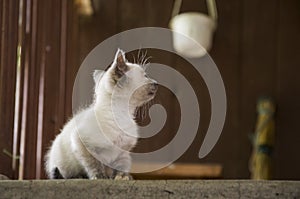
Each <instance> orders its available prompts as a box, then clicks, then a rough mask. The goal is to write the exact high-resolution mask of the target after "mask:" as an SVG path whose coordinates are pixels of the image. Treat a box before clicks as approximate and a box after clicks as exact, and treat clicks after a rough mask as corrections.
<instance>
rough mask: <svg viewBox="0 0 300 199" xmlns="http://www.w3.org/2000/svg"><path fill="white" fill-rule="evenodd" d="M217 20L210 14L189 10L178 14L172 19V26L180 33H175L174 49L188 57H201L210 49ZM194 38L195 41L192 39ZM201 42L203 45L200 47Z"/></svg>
mask: <svg viewBox="0 0 300 199" xmlns="http://www.w3.org/2000/svg"><path fill="white" fill-rule="evenodd" d="M216 26H217V25H216V22H215V20H213V19H212V18H211V17H209V16H208V15H205V14H202V13H198V12H187V13H182V14H179V15H176V16H175V17H173V18H172V19H171V21H170V28H171V29H172V30H173V31H175V32H177V33H180V34H183V35H184V36H186V37H187V38H186V37H184V36H182V35H180V34H176V33H174V34H173V45H174V49H175V50H176V51H177V52H178V53H180V54H182V55H184V56H186V57H191V58H193V57H201V56H203V55H205V54H206V51H208V50H210V48H211V46H212V39H213V34H214V31H215V29H216ZM191 40H194V41H191ZM199 44H200V46H202V48H201V47H199Z"/></svg>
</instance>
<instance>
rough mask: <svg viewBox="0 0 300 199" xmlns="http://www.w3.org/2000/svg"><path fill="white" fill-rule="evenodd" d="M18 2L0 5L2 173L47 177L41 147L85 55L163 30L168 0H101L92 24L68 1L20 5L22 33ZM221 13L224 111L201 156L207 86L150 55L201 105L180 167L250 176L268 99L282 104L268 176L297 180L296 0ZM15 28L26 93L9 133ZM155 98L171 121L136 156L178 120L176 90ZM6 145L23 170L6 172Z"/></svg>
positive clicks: (256, 2)
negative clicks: (259, 114)
mask: <svg viewBox="0 0 300 199" xmlns="http://www.w3.org/2000/svg"><path fill="white" fill-rule="evenodd" d="M19 1H21V0H16V1H10V0H0V15H1V17H2V18H1V20H0V23H1V24H0V25H1V27H2V32H1V70H0V75H1V79H0V86H1V87H0V89H1V90H0V91H1V92H0V111H1V120H0V127H1V132H0V146H1V151H0V152H1V153H0V173H4V174H6V175H8V176H10V177H12V178H17V177H18V176H19V177H21V178H26V179H33V178H43V177H45V173H44V171H43V168H42V167H43V157H44V154H45V151H46V149H47V147H49V145H50V140H52V139H53V138H54V136H55V135H56V134H57V133H59V129H60V128H61V127H62V125H63V123H64V122H65V121H66V120H67V119H68V118H69V117H70V116H71V114H72V112H71V96H72V87H73V82H74V79H75V76H76V71H77V69H78V68H79V66H80V63H81V62H82V61H83V59H84V58H85V56H86V55H87V54H88V53H89V51H90V50H92V49H93V48H94V47H95V46H96V45H98V44H99V43H100V42H101V41H103V40H105V39H106V38H108V37H110V36H112V35H114V34H116V33H119V32H121V31H124V30H128V29H131V28H137V27H144V26H156V27H168V22H169V20H170V17H171V11H172V5H173V0H161V1H157V0H110V1H104V0H101V1H100V7H99V10H98V12H97V13H96V14H95V15H94V16H93V17H92V18H90V19H78V17H77V16H76V14H75V7H74V5H73V3H72V1H68V0H61V1H60V0H49V1H38V0H23V1H24V2H25V3H24V5H25V6H24V7H23V8H22V9H23V15H24V17H25V16H26V17H27V18H26V17H25V18H26V20H25V22H24V24H23V25H22V26H21V27H19V28H18V26H16V24H17V17H16V14H17V13H18V12H19V11H20V10H19V9H18V6H17V5H18V4H19ZM217 7H218V14H219V23H218V28H217V30H216V33H215V37H214V43H213V48H212V50H211V52H210V55H211V57H212V58H213V59H214V61H215V62H216V64H217V66H218V68H219V70H220V72H221V74H222V77H223V80H224V83H225V87H226V92H227V100H228V103H227V108H228V112H227V118H226V123H225V127H224V130H223V133H222V135H221V137H220V139H219V141H218V143H217V145H216V146H215V148H214V149H213V150H212V152H211V153H210V154H209V155H208V156H207V157H205V158H204V159H201V160H200V159H198V157H197V155H198V151H199V147H200V143H201V142H202V141H203V138H204V134H205V131H206V130H207V126H208V123H209V117H210V99H209V95H208V92H207V89H206V86H205V83H204V82H203V80H202V79H201V77H200V76H194V73H193V70H192V69H191V67H190V66H189V65H188V64H187V63H186V62H185V61H184V60H183V59H181V58H180V57H178V56H175V55H172V54H169V53H166V52H163V51H159V50H151V49H150V50H148V55H149V56H152V57H153V58H152V60H151V61H153V62H159V63H163V64H167V65H169V66H171V67H174V68H175V69H177V70H178V71H180V72H181V73H182V74H184V75H185V76H186V78H187V79H189V81H190V83H191V84H192V85H193V87H194V89H195V91H196V93H197V96H198V97H199V98H200V99H201V101H200V102H201V103H200V109H201V118H202V119H201V124H200V129H199V132H198V135H197V138H196V139H195V142H194V143H193V144H192V146H191V147H190V148H189V150H188V151H187V152H186V153H185V154H184V155H183V156H182V157H181V158H180V159H179V160H178V161H180V162H198V163H220V164H222V165H223V167H224V178H249V176H250V175H249V171H248V160H249V157H250V153H251V144H250V141H249V139H248V135H249V134H250V133H252V132H253V130H254V126H255V121H256V101H257V99H258V97H260V96H261V95H269V96H272V97H274V99H275V100H276V103H277V108H278V110H277V113H276V118H275V119H276V146H275V153H274V166H275V173H274V178H275V179H300V169H299V168H300V155H299V154H298V153H299V150H300V146H299V143H300V130H299V126H298V118H299V117H298V114H299V113H298V112H300V105H299V102H300V84H299V77H298V76H299V74H298V73H299V72H300V69H299V67H300V57H299V55H300V1H298V0H287V1H286V0H265V1H260V0H253V1H249V0H226V1H222V0H217ZM186 11H202V12H206V11H207V10H206V5H205V1H204V0H203V1H200V0H183V5H182V9H181V12H186ZM26 14H27V15H26ZM17 32H18V33H19V39H18V40H19V43H21V44H22V46H23V48H22V49H23V51H22V52H23V53H22V60H23V61H22V63H21V77H22V78H21V80H20V81H21V88H20V89H21V93H22V96H21V98H20V99H19V100H20V102H21V104H20V109H19V112H18V113H17V114H18V115H19V116H20V117H19V120H18V121H17V123H18V124H19V125H17V126H14V128H12V125H13V120H14V117H13V116H14V111H13V110H12V109H13V108H14V100H10V99H14V87H15V78H16V76H15V74H16V70H15V69H16V68H14V67H13V66H15V65H16V56H14V52H16V46H17V43H16V39H17V38H18V36H17ZM20 35H21V36H20ZM8 77H11V78H8ZM156 100H157V101H158V102H160V103H162V104H163V105H164V106H165V108H166V109H167V111H168V113H169V115H168V121H167V123H166V126H165V128H164V129H163V131H162V132H161V133H160V134H159V135H158V136H155V137H153V138H152V139H149V140H141V143H143V144H139V145H138V147H137V149H136V150H137V151H147V150H148V151H149V150H153V149H157V148H159V147H161V146H163V145H165V143H166V142H168V141H169V140H170V139H172V137H173V136H174V133H173V132H175V130H176V128H177V126H176V125H174V123H175V124H177V123H178V122H176V121H178V117H179V115H178V114H177V113H178V111H179V107H178V103H177V101H176V99H174V96H173V95H172V93H170V92H168V90H166V89H163V88H161V89H160V91H159V95H158V97H157V99H156ZM14 131H15V132H16V133H13V132H14ZM13 142H14V143H15V144H13ZM20 143H21V145H20ZM22 143H23V144H22ZM13 146H15V150H14V149H13ZM3 149H7V150H8V151H11V152H12V153H13V154H14V155H20V153H21V158H20V163H21V165H23V166H22V167H21V168H20V169H16V168H15V169H12V162H14V161H12V159H11V158H10V157H9V156H7V155H6V154H4V153H2V150H3ZM18 162H19V161H18Z"/></svg>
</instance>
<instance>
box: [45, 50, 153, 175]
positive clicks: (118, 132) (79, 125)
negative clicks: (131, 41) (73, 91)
mask: <svg viewBox="0 0 300 199" xmlns="http://www.w3.org/2000/svg"><path fill="white" fill-rule="evenodd" d="M94 81H95V99H94V102H93V104H92V105H90V106H89V107H88V108H86V109H84V110H82V111H81V112H79V113H78V114H76V115H75V116H74V117H73V118H72V119H71V120H70V121H69V122H68V123H67V124H66V125H65V126H64V128H63V130H62V132H61V133H60V134H59V135H58V136H57V137H56V138H55V140H54V142H53V144H52V146H51V148H50V150H49V151H48V153H47V155H46V164H45V167H46V171H47V174H48V176H49V178H51V179H56V178H65V179H67V178H82V177H83V178H84V177H87V178H89V179H98V178H113V179H124V180H126V179H130V175H129V171H130V168H131V157H130V154H129V151H130V150H131V149H132V148H133V147H134V146H135V144H136V142H137V136H138V126H137V124H136V122H135V120H134V118H135V116H134V115H135V111H136V108H137V107H140V106H142V105H143V104H145V103H146V102H148V101H150V100H151V99H153V98H154V96H155V93H156V91H157V88H158V85H157V83H156V82H155V81H154V80H152V79H150V78H148V77H147V75H146V73H145V70H144V68H143V64H134V63H129V62H128V61H127V60H126V58H125V53H124V52H123V51H122V50H120V49H118V51H117V52H116V55H115V59H114V61H113V63H112V64H111V66H110V67H109V68H108V69H107V70H106V71H99V70H96V71H95V72H94ZM128 113H129V114H128ZM108 166H109V167H111V168H112V172H110V173H109V172H108V170H110V169H108Z"/></svg>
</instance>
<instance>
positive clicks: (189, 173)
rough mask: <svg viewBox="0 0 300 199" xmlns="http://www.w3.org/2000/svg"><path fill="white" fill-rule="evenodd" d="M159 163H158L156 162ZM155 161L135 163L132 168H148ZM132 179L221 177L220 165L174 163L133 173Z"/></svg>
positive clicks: (153, 164)
mask: <svg viewBox="0 0 300 199" xmlns="http://www.w3.org/2000/svg"><path fill="white" fill-rule="evenodd" d="M158 165H159V164H158ZM149 166H155V163H147V164H146V163H136V164H133V165H132V169H133V170H135V169H138V170H139V169H143V168H149ZM133 177H134V179H136V180H137V179H140V180H143V179H156V180H157V179H203V178H206V179H211V178H221V177H222V166H221V165H219V164H188V163H174V164H171V165H169V166H167V167H165V168H162V169H160V170H157V171H153V172H149V173H136V174H133Z"/></svg>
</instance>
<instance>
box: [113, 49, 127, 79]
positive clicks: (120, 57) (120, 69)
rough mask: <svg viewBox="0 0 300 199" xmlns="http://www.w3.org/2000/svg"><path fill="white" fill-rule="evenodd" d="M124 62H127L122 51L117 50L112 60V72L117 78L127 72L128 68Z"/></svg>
mask: <svg viewBox="0 0 300 199" xmlns="http://www.w3.org/2000/svg"><path fill="white" fill-rule="evenodd" d="M126 62H127V60H126V57H125V53H124V51H123V50H121V49H118V50H117V52H116V55H115V59H114V64H115V67H114V72H115V74H116V75H117V77H119V78H120V77H122V76H123V75H124V74H125V73H126V72H127V71H128V66H127V64H126Z"/></svg>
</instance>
